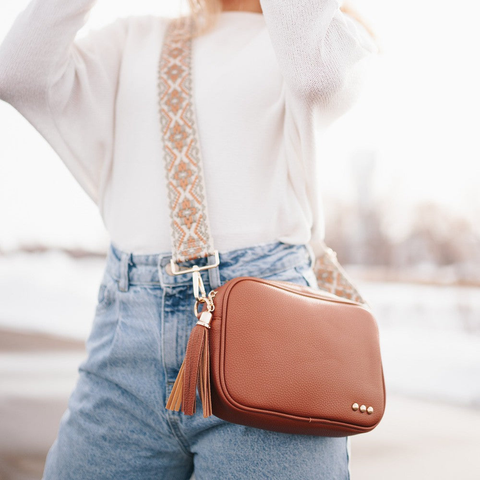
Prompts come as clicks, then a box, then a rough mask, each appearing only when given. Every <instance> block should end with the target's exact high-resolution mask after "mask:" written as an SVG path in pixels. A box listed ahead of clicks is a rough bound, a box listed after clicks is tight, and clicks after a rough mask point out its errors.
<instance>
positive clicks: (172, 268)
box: [167, 250, 220, 275]
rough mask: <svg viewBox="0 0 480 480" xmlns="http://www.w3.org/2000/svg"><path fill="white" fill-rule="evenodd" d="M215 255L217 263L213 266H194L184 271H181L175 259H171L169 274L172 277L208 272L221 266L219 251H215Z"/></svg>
mask: <svg viewBox="0 0 480 480" xmlns="http://www.w3.org/2000/svg"><path fill="white" fill-rule="evenodd" d="M213 255H214V256H215V263H213V264H211V265H202V266H201V267H199V266H198V265H193V266H192V267H190V268H184V269H183V270H179V267H178V264H177V263H176V262H175V261H174V260H173V258H171V259H170V268H169V269H167V273H169V274H170V275H183V274H185V273H192V272H199V271H201V270H208V269H210V268H215V267H218V266H219V265H220V256H219V254H218V250H215V251H214V252H213Z"/></svg>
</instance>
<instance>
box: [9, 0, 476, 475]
mask: <svg viewBox="0 0 480 480" xmlns="http://www.w3.org/2000/svg"><path fill="white" fill-rule="evenodd" d="M27 3H28V2H27V1H26V0H3V1H2V6H1V7H0V9H1V15H0V41H1V39H2V38H3V36H4V35H5V34H6V33H7V31H8V29H9V28H10V26H11V24H12V22H13V21H14V19H15V17H16V15H17V14H18V13H19V12H20V11H21V10H22V9H23V8H24V7H25V6H26V5H27ZM346 3H350V4H351V6H352V7H353V8H355V10H356V11H357V12H358V13H359V14H360V15H361V16H362V17H363V18H364V20H365V21H366V22H367V23H368V24H369V25H370V26H371V28H372V29H373V30H374V32H375V33H376V35H377V37H378V42H379V45H380V48H381V52H380V53H379V54H378V55H377V57H376V58H375V59H374V60H373V61H372V63H371V66H370V68H369V71H368V74H367V77H366V78H365V81H364V86H363V90H362V93H361V96H360V98H359V99H358V101H357V103H356V104H355V105H354V107H353V108H352V109H351V110H350V111H349V112H348V113H347V114H345V115H344V116H343V117H341V118H340V119H338V120H337V121H336V122H335V124H334V125H332V127H331V128H330V129H329V131H328V134H327V135H325V136H322V139H321V142H320V148H319V158H318V161H319V163H320V165H321V166H322V172H323V173H322V178H321V180H320V181H321V185H320V188H321V189H322V192H323V203H324V208H325V214H326V218H327V225H326V232H327V238H326V241H327V244H328V245H329V246H330V247H332V248H333V249H334V250H336V251H337V255H338V259H339V261H340V262H341V263H342V264H343V266H344V268H345V269H346V270H347V272H348V273H350V275H351V276H352V278H353V279H354V281H355V282H356V284H357V286H358V288H359V290H360V291H361V292H362V295H363V296H364V297H365V298H367V299H368V301H369V303H370V304H371V305H372V308H373V309H374V310H375V313H376V318H377V320H378V323H379V330H380V341H381V348H382V356H383V364H384V375H385V384H386V389H387V407H386V411H385V415H384V418H383V420H382V422H381V423H380V425H379V426H378V427H377V428H376V429H374V430H373V431H372V432H370V433H368V434H363V435H358V436H353V437H352V456H351V471H352V480H353V479H355V480H367V479H368V480H377V479H378V480H384V479H388V480H396V479H402V480H403V479H406V478H408V479H409V480H414V479H430V478H431V479H436V480H440V479H453V478H455V479H462V480H470V479H472V480H473V479H477V480H478V479H480V466H479V465H478V461H477V460H476V459H477V456H478V452H479V451H480V439H479V437H478V435H477V432H478V431H479V430H480V227H479V222H478V218H479V215H480V196H479V195H478V188H479V187H478V183H479V180H480V143H479V141H478V139H479V131H480V119H479V116H480V113H479V112H480V94H479V89H478V85H480V68H479V65H478V63H479V61H478V58H479V57H478V51H477V50H478V46H479V45H480V29H479V28H478V14H479V13H480V7H479V5H478V2H475V1H474V0H465V1H463V2H459V3H458V4H456V3H453V4H452V3H451V2H438V1H433V0H424V1H423V2H418V1H414V0H405V1H403V2H402V3H401V4H400V3H397V4H395V5H394V4H391V3H389V2H384V1H381V0H355V1H353V2H346ZM185 6H186V5H183V4H180V3H179V2H178V1H172V0H169V1H168V2H167V1H153V0H136V1H135V2H124V1H118V0H117V1H116V2H114V1H113V0H102V1H101V2H98V4H97V5H96V6H95V7H94V8H93V10H92V11H91V14H90V17H89V20H88V22H87V24H86V25H85V27H84V28H83V29H82V30H81V31H80V32H79V35H84V34H86V33H87V32H88V30H89V29H91V28H96V27H100V26H102V25H105V24H107V23H109V22H111V21H113V20H114V19H115V18H116V17H117V16H123V15H134V14H147V13H150V14H159V15H168V16H175V15H177V14H178V13H179V11H182V10H184V9H185ZM0 128H1V142H0V480H26V479H28V480H32V479H40V478H41V472H42V468H43V462H44V459H45V455H46V453H47V451H48V448H49V447H50V445H51V443H52V442H53V440H54V439H55V436H56V432H57V428H58V423H59V421H60V417H61V415H62V414H63V412H64V410H65V408H66V404H67V399H68V396H69V394H70V392H71V390H72V389H73V387H74V385H75V381H76V375H77V370H76V369H77V367H78V365H79V363H80V362H81V360H82V359H83V357H84V355H85V351H84V342H85V340H86V337H87V335H88V333H89V330H90V327H91V322H92V321H93V316H94V310H95V305H96V300H97V291H98V286H99V284H100V280H101V276H102V273H103V267H104V261H105V255H106V251H107V247H108V243H109V239H108V235H107V233H106V231H105V229H104V226H103V223H102V220H101V218H100V215H99V213H98V211H97V209H96V207H95V205H94V204H93V203H92V202H91V200H90V199H89V198H88V197H87V195H86V194H85V193H84V192H83V190H81V188H80V186H79V185H78V184H77V182H76V181H75V180H74V179H73V177H72V176H71V174H70V173H69V172H68V170H67V169H66V167H65V166H64V165H63V164H62V162H61V160H60V159H59V158H58V157H57V155H56V154H55V153H54V152H53V151H52V150H51V148H50V147H49V145H48V144H47V143H46V141H45V140H43V138H42V137H40V135H39V134H38V133H37V132H36V131H35V130H34V129H33V128H32V127H31V125H29V124H28V122H27V121H26V120H25V119H24V118H23V117H21V115H20V114H19V113H17V112H16V111H15V110H14V109H13V108H12V107H11V106H10V105H8V104H6V103H4V102H0Z"/></svg>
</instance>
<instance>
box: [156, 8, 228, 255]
mask: <svg viewBox="0 0 480 480" xmlns="http://www.w3.org/2000/svg"><path fill="white" fill-rule="evenodd" d="M192 28H193V21H192V19H191V17H179V18H174V19H172V20H171V21H170V22H169V24H168V26H167V31H166V34H165V39H164V42H163V47H162V52H161V56H160V62H159V66H158V93H159V111H160V126H161V132H162V136H163V148H164V160H165V173H166V180H167V193H168V201H169V205H170V226H171V228H170V233H171V242H172V260H173V262H174V263H181V262H185V261H187V260H196V259H198V258H203V257H208V256H210V255H216V254H217V256H218V252H217V253H216V250H215V249H214V246H213V239H212V236H211V233H210V223H209V219H208V213H207V197H206V190H205V182H204V175H203V168H202V159H201V151H200V142H199V138H198V134H197V128H196V123H197V120H196V116H195V109H194V105H193V95H192V78H191V62H192V48H191V43H192V39H191V38H189V34H190V33H191V32H192Z"/></svg>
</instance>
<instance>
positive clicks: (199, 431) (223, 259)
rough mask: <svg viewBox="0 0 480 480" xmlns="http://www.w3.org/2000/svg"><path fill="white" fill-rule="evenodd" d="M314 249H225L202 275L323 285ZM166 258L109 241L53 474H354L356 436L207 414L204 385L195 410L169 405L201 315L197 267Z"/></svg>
mask: <svg viewBox="0 0 480 480" xmlns="http://www.w3.org/2000/svg"><path fill="white" fill-rule="evenodd" d="M312 259H313V257H312V255H311V250H310V248H309V247H308V246H306V245H290V244H286V243H282V242H273V243H268V244H261V245H257V246H254V247H249V248H244V249H237V250H230V251H227V252H225V253H220V266H219V267H216V268H213V269H210V270H204V271H202V272H201V275H202V279H203V282H204V284H205V288H206V291H207V293H208V292H209V291H210V290H211V289H212V288H217V287H219V286H220V285H221V284H223V283H224V282H226V281H227V280H230V279H232V278H234V277H238V276H255V277H261V278H269V279H278V280H285V281H289V282H295V283H298V284H302V285H309V286H311V287H314V288H318V286H317V285H316V280H315V275H314V272H313V269H312ZM169 261H170V253H169V252H167V253H159V254H147V255H141V254H132V253H128V252H125V251H122V250H120V249H119V248H117V247H116V246H115V245H114V244H113V242H112V243H111V244H110V248H109V251H108V256H107V261H106V268H105V271H104V276H103V279H102V282H101V285H100V287H99V290H98V303H97V307H96V312H95V318H94V322H93V326H92V330H91V333H90V335H89V338H88V340H87V343H86V347H87V355H86V358H85V360H84V361H83V362H82V363H81V364H80V366H79V377H78V381H77V385H76V387H75V389H74V391H73V393H72V394H71V396H70V399H69V403H68V409H67V411H66V412H65V413H64V415H63V417H62V420H61V423H60V428H59V431H58V435H57V439H56V440H55V442H54V444H53V445H52V447H51V449H50V451H49V453H48V456H47V461H46V466H45V471H44V477H43V478H44V480H70V479H72V480H73V479H75V480H77V479H78V480H107V479H112V480H137V479H138V480H149V479H152V480H153V479H156V480H160V479H165V480H182V479H185V480H188V479H190V478H191V477H192V474H194V477H193V478H195V479H196V480H216V479H218V480H227V479H235V480H240V479H242V480H247V479H248V480H260V479H268V480H273V479H275V480H282V479H285V480H286V479H289V480H292V479H293V480H297V479H298V480H300V479H301V480H310V479H323V480H348V479H349V478H350V470H349V458H350V442H349V440H350V438H349V437H318V436H312V435H295V434H286V433H280V432H273V431H268V430H262V429H257V428H252V427H247V426H243V425H237V424H233V423H229V422H226V421H224V420H221V419H219V418H218V417H215V416H214V415H212V416H210V417H208V418H204V417H203V410H202V407H201V402H200V398H199V396H198V393H197V411H196V413H195V414H194V415H192V416H187V415H184V414H183V413H182V412H181V411H179V412H176V411H171V410H167V409H166V408H165V404H166V401H167V399H168V396H169V394H170V392H171V389H172V386H173V383H174V382H175V379H176V377H177V373H178V371H179V368H180V366H181V364H182V360H183V357H184V355H185V350H186V346H187V341H188V337H189V334H190V331H191V329H192V328H193V326H194V325H195V322H196V321H197V318H196V317H195V315H194V310H193V307H194V303H195V298H194V296H193V286H192V274H191V273H190V274H183V275H179V276H172V275H170V274H169V273H168V272H167V271H166V269H165V267H166V265H167V264H168V263H169ZM207 262H208V260H207V259H205V258H204V259H201V260H197V261H195V262H185V263H183V264H181V267H182V268H183V267H187V266H189V265H192V264H198V265H204V264H205V263H207ZM299 393H300V394H301V392H299Z"/></svg>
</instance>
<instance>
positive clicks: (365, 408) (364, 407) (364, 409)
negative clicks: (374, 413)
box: [360, 405, 367, 413]
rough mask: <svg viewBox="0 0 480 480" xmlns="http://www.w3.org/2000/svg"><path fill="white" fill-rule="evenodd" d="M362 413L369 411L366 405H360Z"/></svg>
mask: <svg viewBox="0 0 480 480" xmlns="http://www.w3.org/2000/svg"><path fill="white" fill-rule="evenodd" d="M360 411H361V412H362V413H365V412H366V411H367V407H366V405H360Z"/></svg>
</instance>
